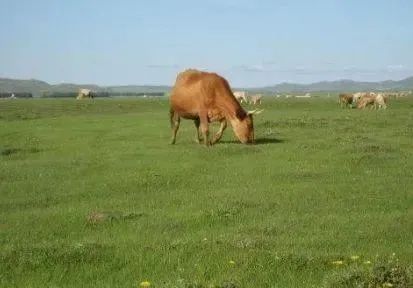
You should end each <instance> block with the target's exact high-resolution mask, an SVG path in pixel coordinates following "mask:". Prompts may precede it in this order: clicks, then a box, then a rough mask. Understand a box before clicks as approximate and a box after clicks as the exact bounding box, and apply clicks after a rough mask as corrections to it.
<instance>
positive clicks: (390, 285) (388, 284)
mask: <svg viewBox="0 0 413 288" xmlns="http://www.w3.org/2000/svg"><path fill="white" fill-rule="evenodd" d="M383 287H393V284H391V283H389V282H386V283H383Z"/></svg>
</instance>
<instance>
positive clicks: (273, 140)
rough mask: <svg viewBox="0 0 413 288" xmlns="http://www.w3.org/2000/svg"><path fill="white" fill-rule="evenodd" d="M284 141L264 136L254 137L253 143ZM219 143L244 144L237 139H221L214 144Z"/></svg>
mask: <svg viewBox="0 0 413 288" xmlns="http://www.w3.org/2000/svg"><path fill="white" fill-rule="evenodd" d="M284 142H285V140H283V139H277V138H266V137H264V138H258V139H255V143H254V144H253V145H262V144H276V143H284ZM220 143H222V144H241V145H245V144H242V143H241V142H240V141H238V140H221V141H219V142H218V143H216V144H220ZM216 144H215V145H216Z"/></svg>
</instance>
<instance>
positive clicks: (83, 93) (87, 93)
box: [76, 88, 93, 100]
mask: <svg viewBox="0 0 413 288" xmlns="http://www.w3.org/2000/svg"><path fill="white" fill-rule="evenodd" d="M87 98H93V94H92V91H91V90H90V89H85V88H81V89H79V94H78V95H77V97H76V99H77V100H80V99H87Z"/></svg>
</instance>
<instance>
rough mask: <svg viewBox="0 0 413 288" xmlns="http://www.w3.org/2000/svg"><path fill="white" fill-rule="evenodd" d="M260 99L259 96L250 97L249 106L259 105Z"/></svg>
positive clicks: (260, 96)
mask: <svg viewBox="0 0 413 288" xmlns="http://www.w3.org/2000/svg"><path fill="white" fill-rule="evenodd" d="M261 99H262V95H261V94H255V95H252V96H251V97H250V104H253V105H257V104H261Z"/></svg>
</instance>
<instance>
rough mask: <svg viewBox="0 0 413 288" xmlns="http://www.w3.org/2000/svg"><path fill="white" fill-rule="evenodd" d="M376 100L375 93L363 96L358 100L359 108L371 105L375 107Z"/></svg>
mask: <svg viewBox="0 0 413 288" xmlns="http://www.w3.org/2000/svg"><path fill="white" fill-rule="evenodd" d="M375 100H376V95H375V94H374V93H368V94H367V95H364V96H363V97H361V99H360V100H359V101H358V102H357V108H358V109H364V108H366V107H367V106H370V105H371V108H374V102H375Z"/></svg>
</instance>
